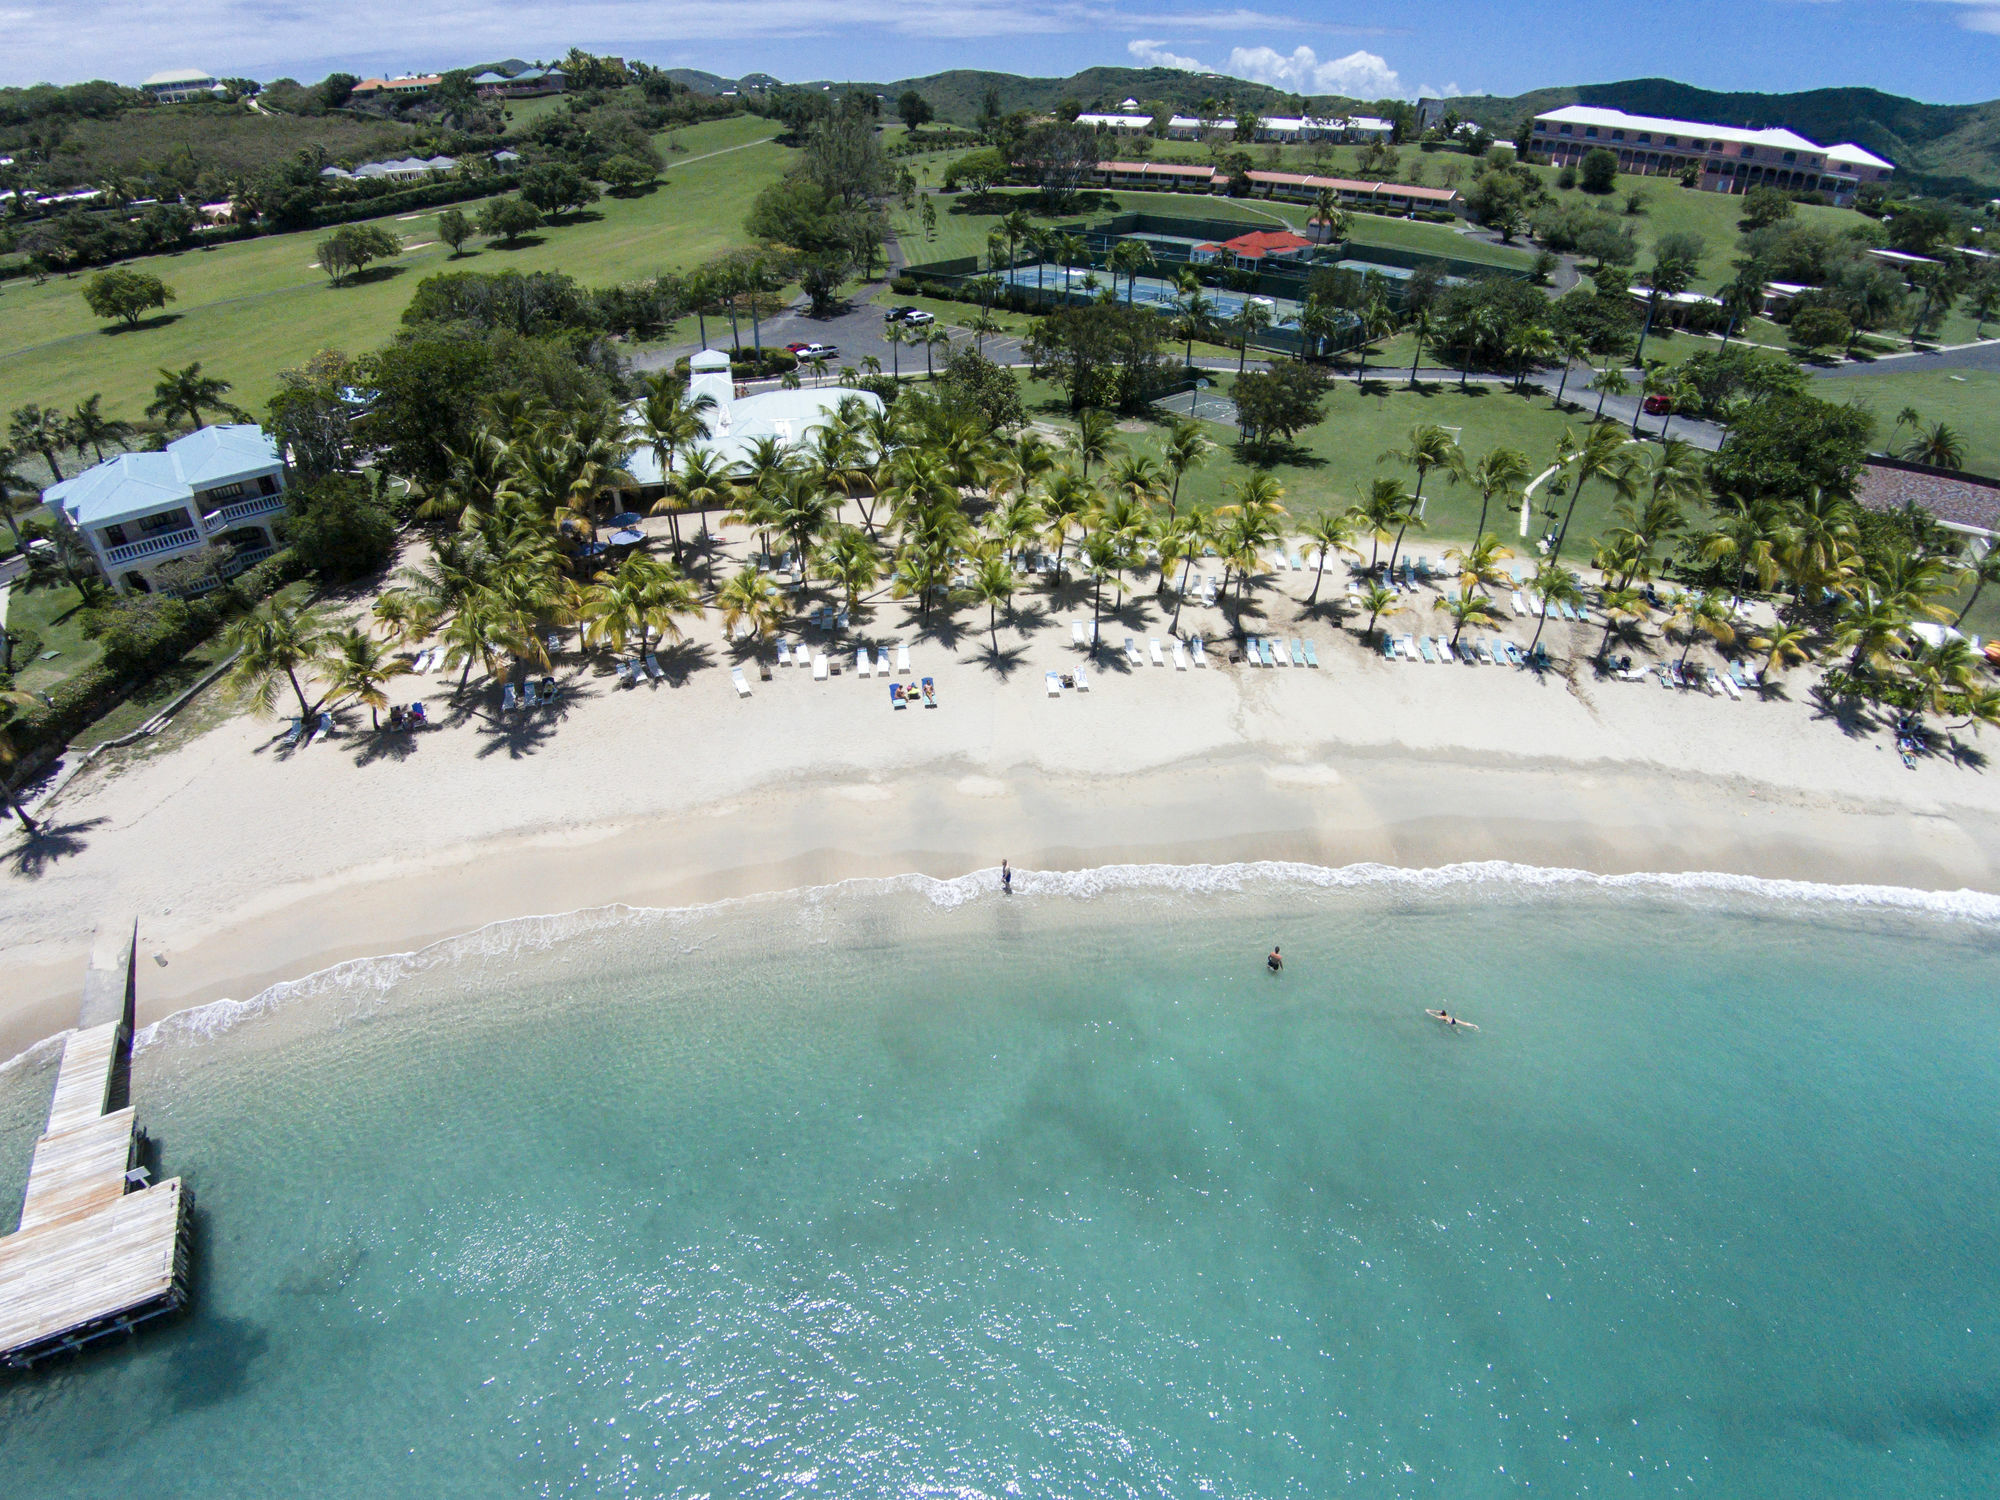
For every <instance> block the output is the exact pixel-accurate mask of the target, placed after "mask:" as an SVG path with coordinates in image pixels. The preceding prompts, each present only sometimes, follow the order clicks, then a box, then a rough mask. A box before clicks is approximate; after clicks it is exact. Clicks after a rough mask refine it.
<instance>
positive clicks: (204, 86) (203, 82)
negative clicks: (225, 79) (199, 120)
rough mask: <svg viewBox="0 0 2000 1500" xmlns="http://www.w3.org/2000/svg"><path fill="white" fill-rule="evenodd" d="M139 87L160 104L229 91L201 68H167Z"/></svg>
mask: <svg viewBox="0 0 2000 1500" xmlns="http://www.w3.org/2000/svg"><path fill="white" fill-rule="evenodd" d="M139 87H140V88H142V89H144V90H145V91H146V92H147V93H149V94H151V95H152V96H153V97H154V98H155V99H157V100H159V101H160V103H162V104H185V103H187V101H188V100H190V99H212V98H214V97H215V96H216V95H217V94H225V93H227V92H229V91H228V90H227V89H225V88H224V87H223V86H222V80H221V79H219V78H217V77H216V76H215V75H214V74H213V73H210V72H208V71H207V70H206V69H203V68H168V69H167V70H166V71H165V72H164V73H155V74H154V75H153V76H152V77H151V78H148V79H147V80H146V81H145V82H144V83H142V84H140V85H139Z"/></svg>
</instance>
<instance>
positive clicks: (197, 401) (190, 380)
mask: <svg viewBox="0 0 2000 1500" xmlns="http://www.w3.org/2000/svg"><path fill="white" fill-rule="evenodd" d="M234 389H235V387H234V386H232V385H231V384H230V383H229V382H228V381H226V380H222V379H219V378H218V377H216V376H214V375H204V374H202V373H201V361H200V360H196V361H195V362H194V363H193V364H190V365H188V366H186V367H185V368H184V369H179V370H161V371H160V378H159V380H158V382H156V383H155V384H154V386H153V400H152V401H151V402H150V403H149V404H148V405H147V407H146V415H147V416H149V417H158V418H160V419H161V420H162V421H165V422H168V423H171V422H172V421H173V420H174V419H175V418H176V417H186V418H187V420H188V423H189V425H190V426H192V427H195V428H200V427H203V426H205V425H206V424H205V423H204V422H203V421H202V419H201V414H202V413H203V412H205V411H219V412H222V413H223V414H224V415H227V416H234V415H235V414H236V408H235V407H233V406H231V405H230V404H229V403H228V402H227V401H225V400H224V399H223V397H225V396H227V395H228V394H229V393H230V391H232V390H234Z"/></svg>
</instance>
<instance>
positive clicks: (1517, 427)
mask: <svg viewBox="0 0 2000 1500" xmlns="http://www.w3.org/2000/svg"><path fill="white" fill-rule="evenodd" d="M1229 384H1230V381H1229V380H1228V379H1225V380H1223V381H1221V382H1219V385H1221V386H1222V387H1224V388H1226V387H1227V386H1228V385H1229ZM1025 386H1026V397H1027V400H1028V402H1029V406H1030V410H1031V412H1032V414H1033V415H1034V417H1035V419H1036V420H1038V421H1050V420H1053V421H1055V422H1056V424H1057V425H1058V426H1066V425H1067V408H1066V407H1065V406H1064V404H1063V400H1062V393H1061V392H1060V390H1058V389H1057V388H1055V387H1053V386H1050V385H1048V384H1046V383H1042V382H1026V383H1025ZM1326 412H1327V414H1326V417H1325V419H1324V420H1323V421H1321V422H1320V423H1319V424H1318V425H1317V426H1315V427H1312V428H1310V429H1308V430H1307V431H1305V432H1301V433H1300V434H1299V436H1298V442H1297V445H1296V448H1295V449H1294V450H1292V451H1290V452H1287V453H1284V454H1283V455H1281V456H1278V457H1275V458H1272V459H1271V460H1269V461H1268V463H1267V465H1266V466H1267V467H1268V468H1269V469H1270V471H1271V472H1272V473H1273V474H1274V475H1276V476H1277V478H1278V480H1279V482H1280V483H1281V484H1283V485H1284V487H1285V497H1284V504H1285V507H1286V509H1287V510H1288V511H1289V512H1290V515H1291V517H1292V522H1293V525H1294V526H1295V527H1296V526H1297V525H1299V524H1302V523H1303V522H1304V521H1306V520H1307V519H1309V518H1310V517H1311V516H1313V515H1314V514H1316V513H1318V512H1320V511H1323V510H1327V509H1336V510H1345V509H1346V508H1347V507H1348V506H1349V505H1352V504H1354V503H1355V502H1356V501H1358V500H1359V499H1361V497H1362V496H1363V495H1364V494H1366V492H1367V490H1368V487H1369V485H1370V484H1371V482H1372V481H1373V480H1374V479H1375V478H1376V477H1377V476H1378V475H1393V476H1394V477H1396V478H1399V479H1401V480H1402V481H1403V483H1404V484H1405V485H1413V484H1414V483H1415V479H1414V476H1413V475H1412V474H1411V473H1410V471H1409V470H1407V469H1405V468H1403V467H1401V466H1400V465H1397V464H1395V463H1393V462H1389V461H1385V460H1383V459H1382V457H1381V455H1382V454H1384V453H1386V452H1388V451H1389V450H1390V449H1391V448H1399V447H1402V446H1404V445H1405V443H1406V442H1407V441H1408V438H1409V433H1410V429H1411V428H1412V427H1414V426H1416V425H1417V424H1419V423H1422V422H1435V423H1437V424H1438V425H1439V426H1442V427H1445V428H1447V429H1456V433H1455V435H1456V437H1457V439H1458V442H1459V444H1460V446H1461V447H1463V448H1464V450H1465V452H1466V456H1467V458H1468V459H1471V460H1475V461H1476V460H1477V459H1478V458H1479V457H1480V456H1481V455H1482V454H1484V453H1485V452H1486V451H1487V450H1488V449H1490V448H1494V447H1498V446H1501V445H1503V444H1504V445H1507V446H1510V447H1515V448H1519V449H1520V450H1521V451H1522V452H1523V453H1525V454H1527V456H1528V461H1529V463H1530V464H1531V465H1533V467H1534V469H1535V471H1536V472H1537V473H1539V472H1540V471H1541V470H1542V469H1544V468H1546V467H1548V465H1549V463H1550V461H1551V460H1552V458H1553V456H1554V453H1555V447H1556V442H1557V440H1558V439H1559V438H1560V437H1561V436H1562V433H1563V430H1564V429H1565V428H1576V429H1579V430H1580V429H1581V427H1582V426H1583V425H1584V422H1583V419H1582V418H1578V417H1572V416H1566V415H1564V414H1563V413H1560V412H1557V411H1553V410H1551V409H1550V403H1549V401H1548V398H1547V397H1540V398H1535V399H1528V398H1524V397H1520V396H1515V395H1512V394H1509V393H1507V392H1505V391H1500V390H1495V389H1492V388H1486V389H1481V388H1480V387H1478V386H1474V387H1472V388H1471V389H1470V390H1469V391H1467V392H1465V393H1463V394H1461V393H1460V392H1459V390H1458V388H1457V387H1456V386H1455V385H1451V384H1449V383H1433V382H1426V384H1425V385H1424V387H1423V388H1422V389H1421V390H1419V391H1411V390H1409V389H1408V388H1407V387H1404V386H1401V385H1397V384H1394V383H1393V381H1392V380H1385V382H1384V383H1383V384H1382V385H1381V386H1376V385H1375V384H1374V383H1373V381H1372V380H1371V382H1370V393H1368V394H1362V393H1359V392H1357V391H1356V390H1355V388H1354V387H1353V386H1352V385H1351V384H1348V383H1345V382H1343V383H1342V384H1341V385H1340V386H1339V387H1338V388H1337V389H1336V390H1335V392H1334V394H1333V396H1332V398H1331V399H1330V400H1329V401H1328V402H1327V407H1326ZM1163 430H1164V429H1163V428H1155V430H1154V431H1153V432H1152V433H1149V434H1146V435H1140V434H1127V435H1126V436H1125V437H1124V442H1125V443H1126V444H1127V446H1128V447H1129V448H1130V449H1131V450H1132V451H1135V452H1142V453H1143V452H1149V451H1154V450H1156V448H1157V443H1158V437H1159V434H1160V433H1161V432H1162V431H1163ZM1204 430H1205V431H1206V432H1207V433H1208V435H1209V437H1210V438H1211V439H1213V440H1214V441H1216V442H1217V443H1219V444H1220V445H1221V446H1220V447H1219V448H1218V450H1217V451H1216V452H1215V453H1214V454H1213V455H1212V456H1211V457H1210V459H1209V461H1208V463H1207V465H1206V466H1205V467H1203V468H1201V469H1199V470H1196V471H1194V472H1193V473H1191V474H1189V475H1188V477H1187V479H1186V481H1185V482H1184V484H1183V485H1182V490H1181V495H1182V499H1183V500H1192V501H1193V502H1194V503H1196V504H1198V505H1222V504H1227V503H1228V499H1229V484H1230V482H1231V481H1232V480H1236V479H1240V478H1242V477H1243V475H1244V474H1246V473H1247V472H1249V470H1250V468H1251V467H1252V465H1251V463H1250V462H1249V461H1248V460H1249V459H1250V457H1251V455H1249V454H1246V453H1243V452H1241V451H1239V450H1238V449H1236V448H1235V447H1234V445H1233V440H1234V436H1235V434H1234V431H1233V430H1232V429H1230V428H1227V427H1219V426H1215V425H1213V424H1208V425H1207V426H1206V427H1205V428H1204ZM1424 499H1425V502H1426V505H1425V510H1426V516H1425V519H1426V522H1427V523H1428V530H1427V531H1426V532H1425V533H1424V535H1423V537H1422V539H1421V541H1420V542H1419V543H1418V544H1417V546H1418V550H1419V551H1424V550H1429V551H1430V552H1432V553H1436V552H1437V551H1439V550H1441V549H1442V548H1443V547H1444V546H1446V545H1449V544H1451V543H1454V542H1458V541H1463V540H1467V539H1469V538H1470V537H1471V535H1472V532H1473V530H1474V528H1475V527H1476V526H1477V524H1478V521H1479V495H1478V493H1477V492H1476V491H1468V490H1467V489H1466V488H1465V487H1464V486H1463V485H1449V484H1444V483H1442V482H1441V481H1439V480H1438V479H1436V478H1435V477H1433V479H1432V481H1431V483H1430V484H1428V485H1426V487H1425V492H1424ZM1537 499H1538V500H1541V501H1543V510H1542V511H1538V513H1537V520H1536V521H1531V523H1530V531H1531V533H1532V534H1534V535H1539V534H1540V532H1541V530H1542V529H1543V528H1542V526H1541V525H1540V524H1539V522H1540V520H1542V519H1545V516H1544V514H1543V512H1545V510H1546V502H1547V497H1546V496H1545V495H1543V494H1542V493H1541V492H1539V491H1538V492H1537ZM1609 514H1610V504H1609V502H1608V501H1607V500H1606V499H1605V498H1604V496H1602V495H1601V494H1599V493H1598V487H1596V486H1593V487H1592V488H1591V489H1590V490H1589V491H1587V492H1586V493H1585V494H1584V495H1583V497H1582V499H1581V500H1580V501H1579V502H1578V506H1577V512H1576V519H1575V521H1574V522H1573V524H1572V532H1571V538H1572V546H1571V547H1570V549H1569V551H1570V553H1571V555H1572V556H1573V557H1582V556H1584V555H1586V554H1587V552H1588V547H1587V545H1580V544H1579V542H1583V543H1587V542H1588V540H1589V539H1591V538H1593V537H1595V536H1596V535H1597V533H1598V531H1599V530H1600V529H1601V528H1602V527H1603V526H1604V525H1605V523H1606V521H1607V519H1608V517H1609ZM1519 515H1520V513H1519V511H1518V509H1517V510H1514V511H1511V512H1508V513H1506V514H1501V515H1496V514H1489V515H1488V518H1487V523H1486V524H1487V530H1489V531H1493V532H1496V533H1498V534H1499V536H1500V538H1501V540H1502V541H1503V542H1504V543H1505V544H1506V545H1507V546H1509V547H1512V548H1514V549H1515V550H1516V551H1517V552H1520V551H1522V549H1523V547H1524V546H1525V547H1526V548H1528V549H1529V550H1532V543H1531V542H1530V543H1526V544H1523V543H1522V542H1521V539H1520V536H1519V524H1520V522H1519Z"/></svg>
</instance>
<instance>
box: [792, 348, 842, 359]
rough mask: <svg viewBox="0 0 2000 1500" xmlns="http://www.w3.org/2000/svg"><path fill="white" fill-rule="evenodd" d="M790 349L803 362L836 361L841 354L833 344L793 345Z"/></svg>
mask: <svg viewBox="0 0 2000 1500" xmlns="http://www.w3.org/2000/svg"><path fill="white" fill-rule="evenodd" d="M790 348H791V351H792V353H793V354H795V355H796V356H798V358H800V359H801V360H807V359H835V358H838V357H839V354H840V350H839V349H838V348H837V347H836V346H834V345H832V344H793V345H791V346H790Z"/></svg>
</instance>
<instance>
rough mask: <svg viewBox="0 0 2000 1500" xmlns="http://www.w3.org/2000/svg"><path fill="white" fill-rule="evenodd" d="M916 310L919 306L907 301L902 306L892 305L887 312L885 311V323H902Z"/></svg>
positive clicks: (883, 319) (883, 315)
mask: <svg viewBox="0 0 2000 1500" xmlns="http://www.w3.org/2000/svg"><path fill="white" fill-rule="evenodd" d="M916 310H917V308H916V304H915V303H911V302H906V303H904V304H903V305H902V306H901V307H892V308H890V309H889V310H888V311H887V312H885V313H883V314H882V321H883V322H884V323H900V322H902V321H903V319H905V318H907V317H908V316H909V315H910V314H911V313H913V312H915V311H916Z"/></svg>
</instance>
